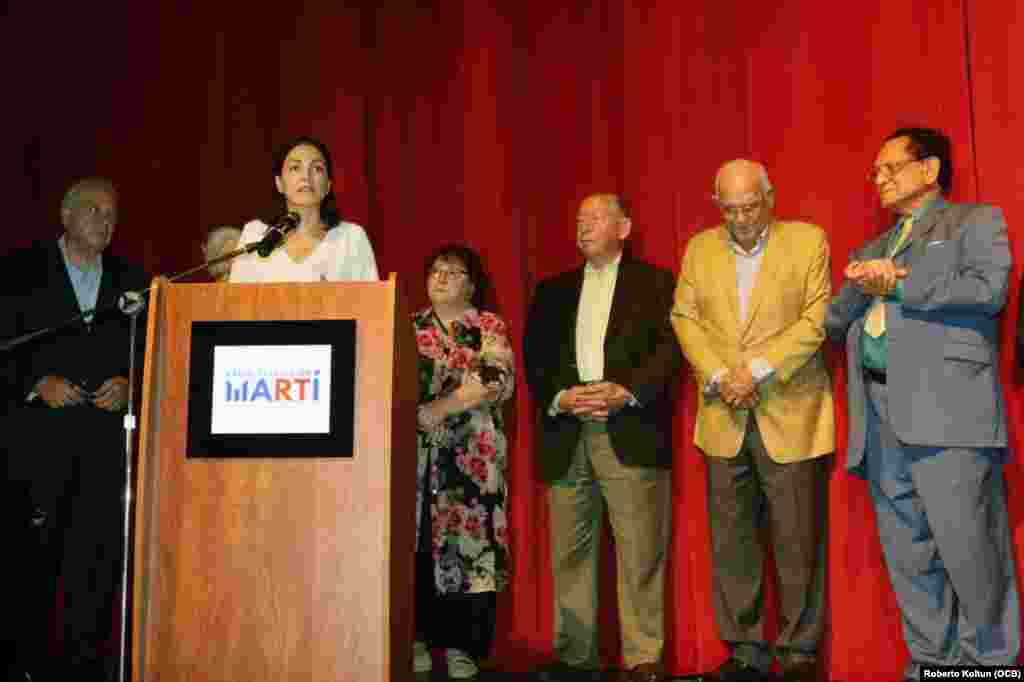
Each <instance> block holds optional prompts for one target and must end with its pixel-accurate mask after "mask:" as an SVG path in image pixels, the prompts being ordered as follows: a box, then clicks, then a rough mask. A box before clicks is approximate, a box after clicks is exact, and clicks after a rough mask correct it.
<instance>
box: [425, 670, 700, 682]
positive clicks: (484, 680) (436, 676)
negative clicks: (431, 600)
mask: <svg viewBox="0 0 1024 682" xmlns="http://www.w3.org/2000/svg"><path fill="white" fill-rule="evenodd" d="M449 679H450V678H449V677H448V675H447V674H446V672H445V671H444V670H443V669H442V670H440V671H438V670H435V671H434V672H432V673H422V674H419V675H417V676H416V682H448V680H449ZM473 679H474V680H477V681H478V682H534V681H535V680H539V679H540V678H539V677H538V676H537V675H536V674H534V673H509V672H500V671H494V670H481V671H480V674H479V675H478V676H477V677H475V678H473ZM579 679H580V680H581V682H582V679H583V678H579ZM585 679H586V680H587V682H591V681H592V680H594V678H592V677H590V676H586V678H585ZM600 679H608V680H612V679H614V676H613V675H610V674H609V675H604V676H603V677H602V678H600ZM672 679H673V680H701V679H702V678H701V677H700V676H699V675H698V676H693V677H673V678H672ZM576 680H577V678H575V677H572V676H569V677H566V678H565V682H575V681H576Z"/></svg>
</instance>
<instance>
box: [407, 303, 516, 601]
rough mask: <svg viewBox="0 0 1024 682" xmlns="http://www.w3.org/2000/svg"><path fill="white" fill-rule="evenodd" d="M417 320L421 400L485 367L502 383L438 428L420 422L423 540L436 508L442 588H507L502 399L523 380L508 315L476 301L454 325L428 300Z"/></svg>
mask: <svg viewBox="0 0 1024 682" xmlns="http://www.w3.org/2000/svg"><path fill="white" fill-rule="evenodd" d="M413 325H414V327H415V330H416V345H417V348H418V350H419V379H420V396H419V402H420V405H425V404H427V403H429V402H431V401H433V400H436V399H438V398H442V397H445V396H447V395H448V394H450V393H452V392H453V391H454V390H455V389H456V388H458V386H459V385H460V384H461V383H462V381H463V377H464V376H465V375H466V373H467V372H469V373H475V374H477V376H478V378H479V377H480V375H481V371H482V372H483V379H484V380H485V383H490V382H493V381H498V382H499V383H500V384H501V392H500V394H499V396H498V398H497V399H496V400H495V401H494V403H484V404H482V405H480V406H478V407H476V408H474V409H471V410H466V411H465V412H460V413H458V414H453V415H450V416H448V417H447V418H446V419H445V420H444V421H443V422H442V423H441V424H440V425H439V426H438V427H437V428H435V429H433V430H432V431H430V432H426V431H424V430H423V428H422V427H420V428H419V429H418V430H417V451H418V457H417V463H416V473H417V486H416V538H417V545H418V546H419V543H420V537H421V535H420V533H421V524H422V522H423V519H422V516H423V512H424V510H425V509H429V515H430V522H431V533H430V548H431V552H432V555H433V560H434V577H435V582H436V586H437V591H438V593H439V594H458V593H475V592H495V591H500V590H502V589H504V586H505V584H506V582H507V579H508V568H507V566H508V523H507V518H506V516H505V512H506V506H505V497H506V492H507V486H506V480H505V468H506V467H505V465H506V455H507V451H508V448H507V443H506V440H505V433H504V426H503V418H502V413H501V405H502V403H504V402H505V401H506V400H508V399H509V397H511V395H512V391H513V388H514V386H515V368H514V364H513V356H512V347H511V346H510V345H509V342H508V336H507V332H506V328H505V323H504V322H503V321H502V319H501V318H500V317H498V316H497V315H494V314H493V313H488V312H479V311H477V310H476V309H475V308H470V309H469V310H467V311H466V312H465V313H463V314H462V316H461V317H459V318H458V319H457V320H454V321H453V322H452V323H451V325H450V328H449V329H447V330H446V329H445V328H444V327H443V325H442V324H441V321H440V320H439V319H438V318H437V316H436V315H435V314H434V311H433V309H431V308H428V309H426V310H423V311H421V312H419V313H417V314H416V315H415V316H414V317H413ZM428 472H429V474H428ZM425 498H426V499H425Z"/></svg>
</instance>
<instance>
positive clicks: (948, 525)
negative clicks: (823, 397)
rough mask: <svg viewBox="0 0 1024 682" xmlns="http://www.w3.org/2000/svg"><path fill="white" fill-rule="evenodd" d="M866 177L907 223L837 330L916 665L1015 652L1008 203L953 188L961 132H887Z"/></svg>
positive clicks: (892, 236) (852, 441)
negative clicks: (1006, 378)
mask: <svg viewBox="0 0 1024 682" xmlns="http://www.w3.org/2000/svg"><path fill="white" fill-rule="evenodd" d="M869 178H870V179H871V181H872V182H873V183H874V185H875V188H876V190H877V191H878V196H879V199H880V200H881V203H882V206H883V207H884V208H887V209H890V210H892V211H893V212H894V213H895V214H896V216H897V221H896V224H895V225H893V226H892V227H891V228H890V229H889V230H887V231H886V232H885V233H884V234H882V236H881V237H878V238H877V239H874V240H872V241H871V242H869V243H868V244H866V245H865V246H864V247H862V248H861V249H858V250H857V251H855V252H854V253H853V254H852V255H851V257H850V263H849V265H847V267H846V270H845V273H844V274H845V276H846V280H847V281H846V283H845V284H844V285H843V288H842V289H841V290H840V292H839V295H838V296H837V297H836V298H835V299H834V300H833V301H832V304H831V305H830V307H829V310H828V314H827V317H826V320H825V328H826V330H827V332H828V334H829V336H830V337H832V338H833V339H834V340H835V341H837V342H840V343H842V342H845V344H846V353H847V363H848V374H847V390H848V392H849V414H850V417H849V441H848V445H847V448H848V452H847V455H848V461H847V468H848V469H849V470H850V471H851V472H852V473H854V474H856V475H858V476H862V477H864V478H866V479H867V481H868V485H869V490H870V491H871V497H872V500H873V502H874V507H875V518H876V520H877V522H878V532H879V538H880V539H881V542H882V549H883V551H884V553H885V562H886V566H887V568H888V570H889V578H890V580H891V581H892V585H893V589H894V590H895V592H896V598H897V601H898V602H899V605H900V615H901V616H902V619H903V635H904V638H905V639H906V642H907V647H908V648H909V649H910V654H911V662H910V664H909V666H908V667H907V669H906V670H905V673H904V675H905V677H906V679H908V680H909V679H914V680H916V679H919V678H920V677H921V666H923V665H943V666H948V665H1012V664H1013V663H1014V661H1015V660H1016V657H1017V652H1018V650H1019V648H1020V616H1019V611H1018V597H1017V587H1016V578H1015V574H1014V563H1013V551H1012V543H1011V537H1010V531H1009V523H1008V519H1007V509H1006V491H1005V487H1004V483H1003V471H1002V468H1003V462H1004V460H1005V458H1006V447H1007V431H1006V407H1005V405H1004V402H1003V396H1002V390H1003V389H1002V385H1001V382H1000V380H999V343H998V340H999V316H1000V314H1001V312H1002V309H1003V306H1004V305H1005V303H1006V291H1007V276H1008V275H1009V272H1010V265H1011V257H1010V248H1009V239H1008V238H1007V230H1006V221H1005V220H1004V219H1003V215H1002V212H1001V211H1000V210H999V209H998V208H995V207H993V206H985V205H982V204H955V203H952V202H949V201H946V200H945V199H944V198H943V194H944V193H946V192H948V191H949V189H950V187H951V185H952V180H953V172H952V165H951V158H950V143H949V139H948V138H947V137H946V136H945V135H943V134H942V133H941V132H940V131H938V130H931V129H928V128H904V129H900V130H897V131H895V132H894V133H893V134H892V135H890V136H889V137H888V138H887V139H886V141H885V143H884V144H883V145H882V149H881V150H880V151H879V153H878V156H877V158H876V159H875V163H874V167H873V168H872V169H871V173H870V174H869Z"/></svg>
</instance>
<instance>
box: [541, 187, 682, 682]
mask: <svg viewBox="0 0 1024 682" xmlns="http://www.w3.org/2000/svg"><path fill="white" fill-rule="evenodd" d="M631 227H632V224H631V221H630V218H629V213H628V208H627V207H626V206H625V203H624V201H623V200H622V199H621V198H620V197H618V196H616V195H613V194H597V195H593V196H590V197H588V198H586V199H585V200H584V201H583V202H582V203H581V205H580V208H579V211H578V213H577V229H576V241H577V246H578V247H579V249H580V251H581V253H582V254H583V256H584V258H585V259H586V263H585V264H584V265H583V266H582V267H580V268H577V269H575V270H571V271H569V272H565V273H562V274H560V275H557V276H555V277H552V278H550V279H547V280H545V281H543V282H541V283H540V284H539V285H538V287H537V290H536V293H535V295H534V298H533V303H532V305H531V308H530V313H529V317H528V319H527V325H526V335H525V339H524V358H525V363H526V373H527V380H528V381H529V384H530V389H531V391H532V393H533V397H534V399H535V401H536V404H537V408H538V411H539V427H538V430H537V445H536V449H537V457H538V462H539V465H540V471H541V476H542V478H543V480H544V481H545V483H547V485H548V491H549V493H548V499H549V504H550V509H551V533H552V569H553V573H554V583H555V637H556V642H555V653H556V655H557V656H558V658H559V663H558V664H556V665H555V668H558V667H561V668H571V669H577V670H581V669H582V670H587V669H590V670H593V669H596V668H597V667H598V651H597V584H598V557H599V554H600V551H599V550H600V547H599V544H600V543H599V541H600V537H601V525H602V523H603V515H604V510H605V508H607V510H608V516H609V520H610V522H611V527H612V532H613V533H614V537H615V546H616V561H617V568H618V592H619V619H620V622H621V629H622V639H623V642H622V653H623V659H624V663H625V666H626V668H627V670H629V671H631V674H630V677H631V679H635V680H652V679H660V678H661V676H662V675H663V668H662V665H661V655H662V649H663V647H664V639H665V638H664V593H663V590H664V574H665V568H664V563H665V556H666V552H667V546H668V538H669V529H670V519H671V509H670V506H669V498H670V494H671V471H670V467H671V463H672V436H671V433H672V432H671V414H670V411H669V393H670V391H669V385H670V383H671V382H672V380H673V378H674V377H675V376H676V374H677V372H678V370H679V366H680V363H681V354H680V352H679V347H678V345H677V343H676V341H675V338H674V335H673V332H672V328H671V326H670V324H669V311H670V309H671V307H672V293H673V289H674V286H675V282H674V278H673V276H672V274H671V273H670V272H668V271H666V270H662V269H660V268H656V267H654V266H652V265H649V264H647V263H644V262H641V261H638V260H633V259H631V258H629V257H628V256H627V255H624V254H623V246H624V243H625V240H626V238H627V237H628V236H629V233H630V230H631ZM552 679H554V678H552Z"/></svg>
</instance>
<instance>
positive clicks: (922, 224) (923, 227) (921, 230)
mask: <svg viewBox="0 0 1024 682" xmlns="http://www.w3.org/2000/svg"><path fill="white" fill-rule="evenodd" d="M948 208H949V204H947V203H946V202H945V201H944V200H943V199H942V198H939V199H936V200H935V204H934V205H932V206H931V207H930V208H929V209H928V210H926V211H925V212H924V215H922V216H921V217H920V218H918V219H916V220H914V225H913V226H912V227H911V228H910V237H908V238H907V239H906V240H904V242H903V244H901V245H900V248H898V249H896V252H895V253H893V254H892V257H893V258H896V256H898V255H900V254H902V253H903V252H904V251H906V250H907V249H909V248H911V247H915V248H914V251H913V253H915V254H916V253H918V252H919V251H920V250H921V249H920V248H917V247H919V246H920V245H921V244H924V243H925V240H926V239H927V237H928V235H929V234H930V233H931V231H932V230H934V229H935V226H936V225H938V224H939V221H940V220H941V219H942V216H943V215H944V214H945V213H946V210H947V209H948Z"/></svg>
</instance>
